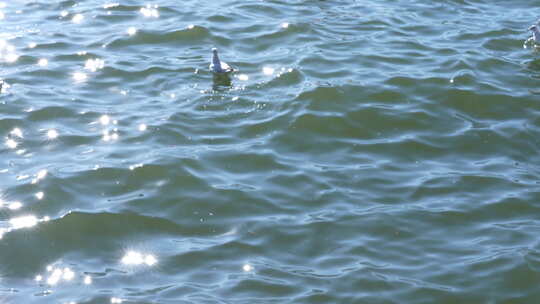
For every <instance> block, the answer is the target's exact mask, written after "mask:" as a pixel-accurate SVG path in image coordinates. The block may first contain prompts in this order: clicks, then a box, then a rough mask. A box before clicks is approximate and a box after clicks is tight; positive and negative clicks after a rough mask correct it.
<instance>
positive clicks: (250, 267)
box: [242, 264, 253, 272]
mask: <svg viewBox="0 0 540 304" xmlns="http://www.w3.org/2000/svg"><path fill="white" fill-rule="evenodd" d="M242 270H244V271H245V272H250V271H253V266H251V265H250V264H244V266H242Z"/></svg>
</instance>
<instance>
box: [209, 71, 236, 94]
mask: <svg viewBox="0 0 540 304" xmlns="http://www.w3.org/2000/svg"><path fill="white" fill-rule="evenodd" d="M212 80H213V81H212V89H213V90H214V91H224V90H227V89H229V88H231V87H232V80H231V77H229V74H225V73H222V74H218V73H214V74H213V77H212Z"/></svg>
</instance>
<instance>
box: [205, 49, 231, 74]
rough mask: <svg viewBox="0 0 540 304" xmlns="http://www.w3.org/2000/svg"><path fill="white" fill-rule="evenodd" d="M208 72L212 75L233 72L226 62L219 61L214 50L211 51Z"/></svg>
mask: <svg viewBox="0 0 540 304" xmlns="http://www.w3.org/2000/svg"><path fill="white" fill-rule="evenodd" d="M210 71H212V72H214V73H219V74H222V73H230V72H234V69H233V68H231V67H230V66H229V65H228V64H227V63H226V62H224V61H221V60H219V56H218V51H217V49H216V48H213V49H212V62H211V63H210Z"/></svg>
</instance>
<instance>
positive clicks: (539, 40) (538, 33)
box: [529, 24, 540, 44]
mask: <svg viewBox="0 0 540 304" xmlns="http://www.w3.org/2000/svg"><path fill="white" fill-rule="evenodd" d="M538 26H539V25H538V24H535V25H533V26H531V27H530V28H529V31H531V32H533V36H532V37H531V38H532V39H533V40H534V43H536V44H540V29H539V28H538Z"/></svg>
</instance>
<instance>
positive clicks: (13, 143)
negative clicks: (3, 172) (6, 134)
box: [6, 138, 19, 149]
mask: <svg viewBox="0 0 540 304" xmlns="http://www.w3.org/2000/svg"><path fill="white" fill-rule="evenodd" d="M18 145H19V144H18V143H17V142H16V141H14V140H13V139H11V138H8V139H7V140H6V146H7V147H8V148H10V149H15V148H17V146H18Z"/></svg>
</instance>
